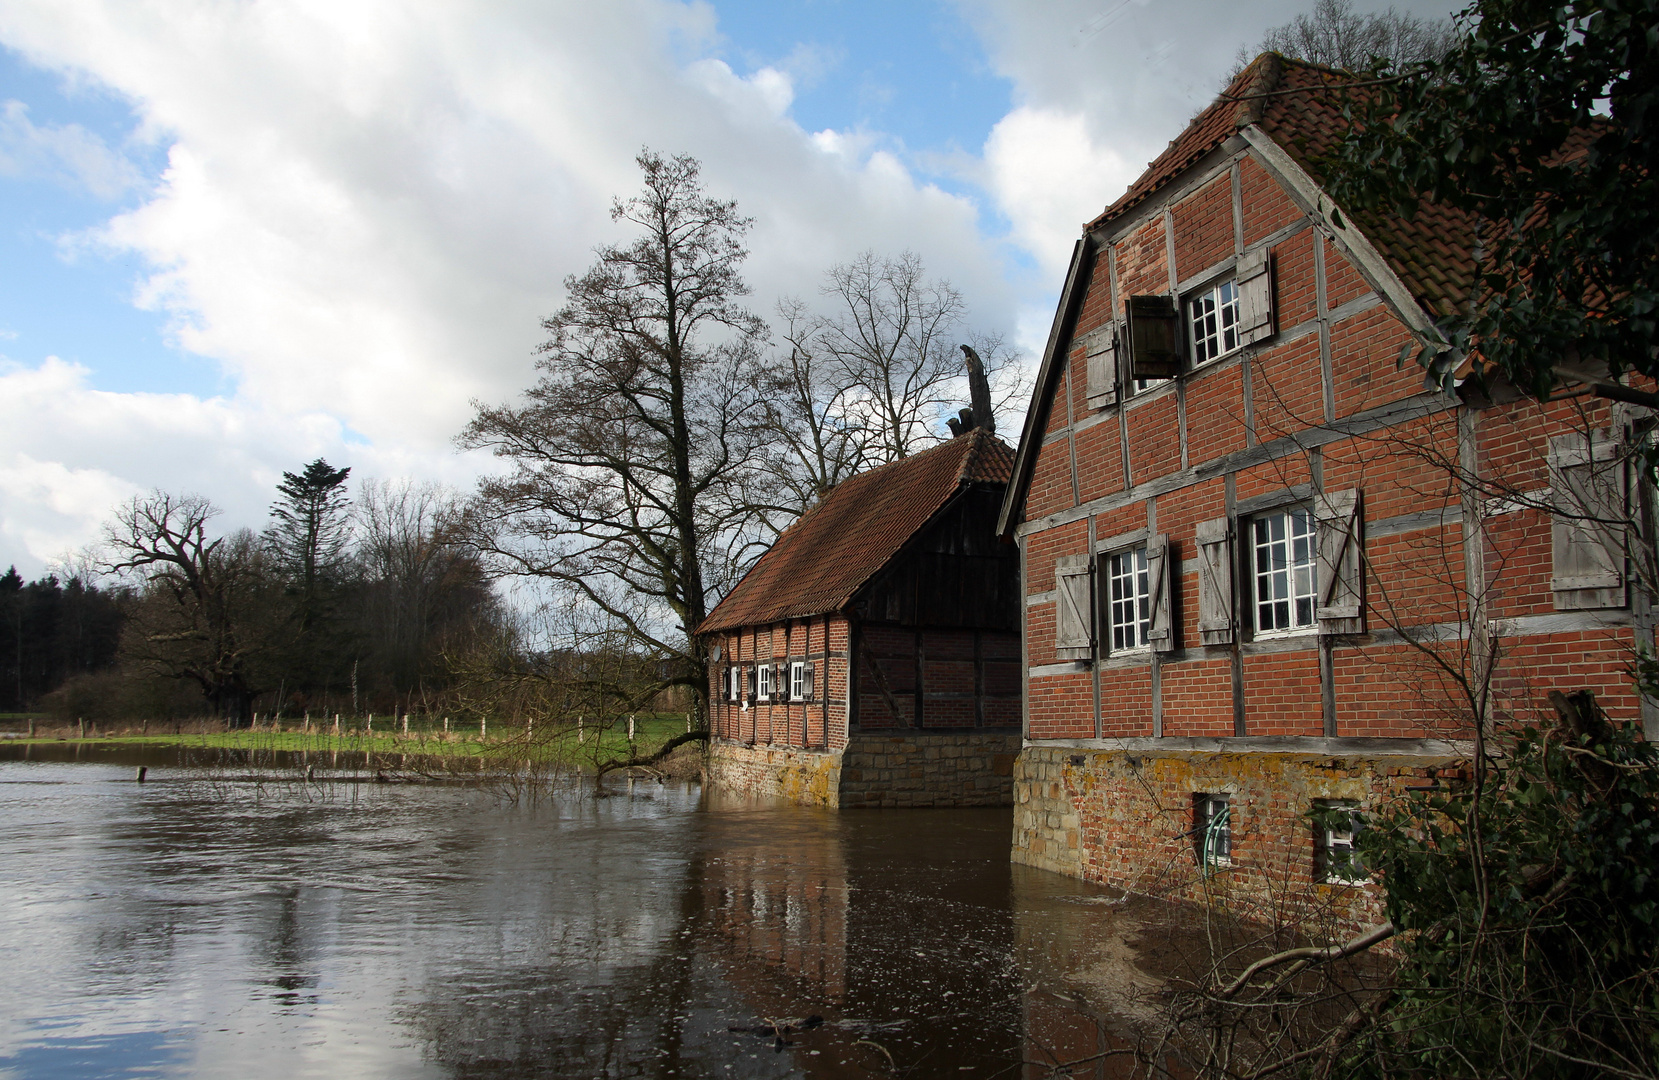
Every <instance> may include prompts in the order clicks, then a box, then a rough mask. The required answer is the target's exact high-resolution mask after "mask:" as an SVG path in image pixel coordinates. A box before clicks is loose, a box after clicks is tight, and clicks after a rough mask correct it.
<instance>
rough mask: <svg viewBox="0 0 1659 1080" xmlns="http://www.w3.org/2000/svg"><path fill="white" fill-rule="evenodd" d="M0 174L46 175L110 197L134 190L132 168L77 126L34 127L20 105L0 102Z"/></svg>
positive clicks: (134, 170)
mask: <svg viewBox="0 0 1659 1080" xmlns="http://www.w3.org/2000/svg"><path fill="white" fill-rule="evenodd" d="M0 176H26V177H46V178H50V179H53V180H57V181H58V182H60V183H65V184H68V185H70V186H72V187H77V188H81V189H83V190H85V191H87V192H90V193H91V194H92V195H94V196H96V197H98V198H100V199H115V198H119V197H120V196H121V195H123V194H125V193H126V192H127V191H128V190H129V189H131V188H133V187H136V186H137V185H138V183H139V181H140V179H141V177H140V174H139V171H138V169H137V168H136V167H135V166H134V165H133V163H132V162H131V161H128V160H127V159H126V157H124V156H123V155H121V154H119V153H117V152H116V151H114V150H111V149H110V148H109V147H108V146H106V145H105V144H104V140H103V139H101V138H99V137H98V136H97V135H95V134H93V133H92V132H90V131H88V130H86V128H84V127H82V126H80V125H79V124H47V125H46V126H44V127H37V126H35V124H34V122H33V121H31V120H30V119H29V107H28V106H27V105H25V104H23V102H21V101H6V102H0Z"/></svg>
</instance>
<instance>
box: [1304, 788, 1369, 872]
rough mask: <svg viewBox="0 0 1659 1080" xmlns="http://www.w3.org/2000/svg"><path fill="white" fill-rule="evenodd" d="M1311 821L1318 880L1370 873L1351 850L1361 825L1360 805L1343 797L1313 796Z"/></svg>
mask: <svg viewBox="0 0 1659 1080" xmlns="http://www.w3.org/2000/svg"><path fill="white" fill-rule="evenodd" d="M1313 822H1314V824H1313V829H1314V843H1315V845H1316V847H1317V850H1316V852H1315V854H1316V863H1317V866H1316V871H1317V874H1318V880H1320V881H1325V882H1329V883H1330V884H1332V885H1354V884H1358V883H1360V882H1363V881H1365V880H1366V879H1367V878H1368V877H1369V876H1370V875H1368V874H1367V873H1366V872H1365V864H1364V863H1362V862H1361V861H1360V858H1359V853H1358V852H1357V851H1355V850H1354V839H1355V838H1356V837H1358V836H1359V831H1360V829H1362V828H1363V827H1364V822H1363V821H1362V820H1361V819H1360V813H1359V807H1358V806H1356V805H1355V804H1354V803H1353V802H1351V801H1349V800H1346V799H1320V800H1316V801H1315V802H1314V804H1313Z"/></svg>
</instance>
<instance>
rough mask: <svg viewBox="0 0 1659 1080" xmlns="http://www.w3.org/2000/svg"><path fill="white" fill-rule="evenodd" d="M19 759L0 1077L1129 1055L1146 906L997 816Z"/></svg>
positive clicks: (926, 1072) (600, 1069)
mask: <svg viewBox="0 0 1659 1080" xmlns="http://www.w3.org/2000/svg"><path fill="white" fill-rule="evenodd" d="M23 752H24V748H21V747H16V746H12V747H0V822H3V824H4V829H3V832H0V1078H3V1080H36V1078H46V1077H54V1078H55V1077H76V1078H86V1077H190V1078H196V1077H237V1078H251V1077H399V1078H409V1077H458V1078H459V1077H490V1078H512V1077H539V1076H548V1077H565V1076H570V1077H671V1076H694V1077H731V1078H739V1077H742V1078H749V1077H784V1076H802V1077H807V1076H812V1077H843V1076H845V1077H865V1076H871V1077H875V1076H889V1075H902V1076H908V1077H945V1076H949V1077H957V1078H960V1077H974V1076H979V1077H1016V1076H1021V1075H1028V1076H1030V1075H1039V1074H1041V1075H1046V1074H1047V1072H1048V1070H1047V1069H1046V1068H1043V1069H1039V1068H1036V1065H1035V1064H1032V1065H1025V1066H1022V1062H1031V1063H1048V1064H1052V1063H1053V1062H1055V1061H1060V1060H1064V1061H1071V1060H1076V1059H1078V1058H1081V1057H1086V1056H1088V1055H1089V1054H1090V1053H1091V1052H1097V1051H1098V1050H1099V1048H1102V1047H1105V1046H1107V1045H1109V1044H1114V1040H1118V1039H1120V1038H1121V1037H1122V1036H1123V1034H1124V1032H1125V1031H1127V1027H1126V1025H1127V1024H1128V1023H1129V1022H1130V1021H1131V1020H1132V1019H1133V1016H1134V1014H1135V1012H1136V1010H1137V1009H1144V1007H1145V1001H1144V1000H1140V998H1139V997H1138V996H1139V995H1142V994H1143V993H1144V992H1145V991H1147V990H1148V989H1150V988H1152V987H1155V985H1156V982H1157V980H1156V979H1154V978H1152V977H1150V976H1147V975H1145V973H1144V971H1142V970H1141V968H1142V967H1144V966H1145V958H1144V957H1143V956H1138V955H1137V953H1136V951H1135V948H1136V938H1135V934H1136V933H1137V931H1138V929H1139V927H1140V924H1139V923H1137V922H1136V921H1135V920H1134V919H1133V918H1131V917H1130V915H1129V911H1130V908H1129V907H1127V906H1114V905H1113V904H1111V903H1109V902H1108V901H1109V899H1110V898H1109V897H1108V896H1107V895H1106V894H1105V893H1104V892H1103V891H1102V890H1098V889H1094V888H1092V887H1090V886H1086V885H1082V884H1080V883H1078V882H1074V881H1071V880H1069V879H1066V878H1062V877H1059V876H1056V875H1052V874H1047V873H1044V872H1042V871H1034V870H1025V869H1022V868H1019V867H1011V866H1010V865H1009V862H1008V843H1009V834H1010V816H1009V811H1006V810H910V811H852V812H846V813H835V812H829V811H821V810H814V809H808V808H802V807H795V806H778V805H769V806H757V805H753V804H739V805H723V806H715V805H711V804H710V801H709V800H708V799H706V798H704V797H703V795H702V793H701V792H700V790H699V789H698V788H697V787H696V786H695V785H684V784H680V785H677V784H675V783H673V782H670V783H668V784H657V783H654V782H653V783H639V784H635V785H632V786H630V785H629V783H628V782H627V781H625V780H618V779H615V778H613V779H612V780H611V781H610V782H609V784H608V787H609V790H611V791H612V792H614V794H612V795H611V796H610V797H607V798H594V797H593V795H592V792H591V790H589V791H587V792H586V793H583V792H579V791H576V790H574V789H566V790H565V791H563V792H562V793H561V794H558V795H556V796H555V797H551V798H545V799H541V800H538V801H536V802H534V803H531V802H528V801H525V800H520V801H518V802H513V801H509V800H507V799H504V798H503V797H502V796H501V795H500V794H499V793H491V792H489V791H484V790H480V789H478V788H475V787H467V786H460V785H444V784H348V783H322V784H309V785H308V784H305V783H303V782H299V781H298V780H295V779H287V780H282V779H277V780H270V779H267V782H264V783H254V782H251V781H250V780H249V778H248V769H247V768H246V767H238V766H236V765H234V764H230V765H227V764H220V765H217V766H214V765H202V764H191V763H189V762H188V760H187V759H185V758H184V757H183V756H182V754H181V752H180V751H178V750H176V749H175V750H166V751H157V750H149V751H145V752H143V753H142V755H141V754H139V753H138V752H136V751H131V750H127V751H120V750H117V749H115V748H107V749H105V750H103V751H102V752H94V751H90V750H88V751H85V752H84V753H85V755H86V757H87V758H88V760H82V761H78V762H76V761H63V760H57V761H41V760H39V758H40V757H41V754H42V748H40V747H38V746H36V747H34V748H31V749H30V757H31V759H32V760H22V757H23ZM67 753H69V751H67V750H63V749H59V750H57V751H56V754H57V756H59V757H60V758H61V757H62V756H64V755H65V754H67ZM140 762H143V763H145V764H147V765H148V767H149V778H148V780H147V781H146V782H145V783H142V784H139V783H136V782H134V778H133V777H134V765H135V764H138V763H140ZM290 775H293V774H290ZM1137 964H1139V965H1141V966H1137ZM1137 1001H1138V1002H1139V1003H1138V1004H1137ZM788 1028H794V1029H795V1030H793V1031H790V1030H787V1029H788ZM779 1029H786V1030H784V1034H783V1037H782V1038H780V1037H779V1035H778V1030H779ZM1097 1067H1098V1066H1089V1067H1088V1068H1087V1069H1083V1068H1080V1069H1079V1070H1078V1072H1077V1075H1080V1076H1081V1075H1093V1073H1094V1069H1095V1068H1097Z"/></svg>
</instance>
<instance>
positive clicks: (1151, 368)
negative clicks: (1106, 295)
mask: <svg viewBox="0 0 1659 1080" xmlns="http://www.w3.org/2000/svg"><path fill="white" fill-rule="evenodd" d="M1127 336H1128V338H1129V366H1130V372H1129V374H1130V376H1131V377H1132V378H1136V379H1173V378H1174V377H1175V376H1177V375H1179V374H1181V344H1180V343H1181V313H1180V308H1179V306H1178V305H1177V304H1176V303H1175V298H1174V297H1173V296H1131V297H1130V298H1129V329H1128V335H1127Z"/></svg>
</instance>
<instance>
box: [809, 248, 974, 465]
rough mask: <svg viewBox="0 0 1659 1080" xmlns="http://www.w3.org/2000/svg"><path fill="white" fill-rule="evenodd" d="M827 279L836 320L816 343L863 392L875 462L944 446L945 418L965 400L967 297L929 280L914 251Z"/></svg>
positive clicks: (867, 257) (835, 270)
mask: <svg viewBox="0 0 1659 1080" xmlns="http://www.w3.org/2000/svg"><path fill="white" fill-rule="evenodd" d="M824 278H825V283H824V288H823V292H824V295H825V296H827V297H829V298H830V302H831V313H830V314H829V315H828V316H827V317H825V318H824V319H822V320H821V321H820V322H819V323H818V324H817V326H816V327H815V330H816V333H815V335H814V337H815V340H816V341H817V343H818V346H819V348H820V349H821V350H822V351H824V352H825V353H827V354H828V355H829V356H830V357H832V358H834V360H835V362H836V364H837V366H838V367H839V368H840V374H841V379H842V381H844V383H845V385H846V386H847V387H849V388H852V389H853V390H855V391H856V392H857V395H858V408H859V409H860V410H862V411H863V412H864V413H865V414H866V415H867V416H868V417H869V429H870V437H871V443H872V449H873V451H874V454H875V456H876V457H877V458H878V460H881V461H891V460H893V459H895V458H902V457H905V456H907V455H909V454H910V453H912V452H913V451H915V450H917V449H920V448H921V447H923V446H926V445H928V444H929V443H932V442H936V441H938V439H939V438H940V435H939V427H940V417H941V416H942V415H943V414H944V413H946V412H950V411H954V409H955V407H956V405H957V404H958V402H959V399H960V397H961V394H960V391H959V387H960V382H959V380H960V379H961V377H962V375H963V368H962V361H961V359H960V356H959V355H958V353H957V351H956V337H957V334H958V331H959V329H960V326H961V323H962V319H963V315H964V311H965V308H964V304H963V302H962V294H960V293H958V292H957V291H956V290H955V289H954V288H952V287H951V284H950V282H948V281H942V280H936V279H931V278H929V277H928V276H927V271H926V269H925V268H924V267H923V265H922V260H921V257H920V256H918V255H917V254H916V253H915V252H911V251H906V252H903V253H901V254H899V255H897V256H878V255H876V254H875V253H874V252H870V251H866V252H864V253H863V254H862V255H860V256H858V257H857V258H856V259H854V260H852V261H851V262H846V263H837V264H836V265H835V266H832V267H830V269H829V270H828V271H827V272H826V273H825V275H824Z"/></svg>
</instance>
